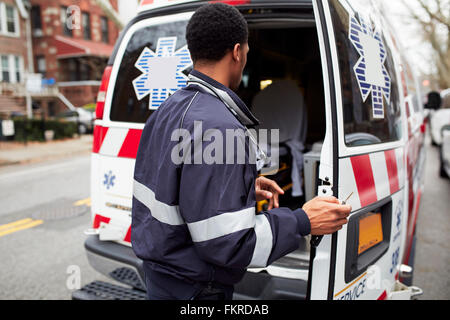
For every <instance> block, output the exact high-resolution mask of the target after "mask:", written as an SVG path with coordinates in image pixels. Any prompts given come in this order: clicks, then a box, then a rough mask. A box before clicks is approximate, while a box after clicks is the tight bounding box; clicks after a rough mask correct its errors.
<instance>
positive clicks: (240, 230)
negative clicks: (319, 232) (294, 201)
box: [179, 139, 310, 268]
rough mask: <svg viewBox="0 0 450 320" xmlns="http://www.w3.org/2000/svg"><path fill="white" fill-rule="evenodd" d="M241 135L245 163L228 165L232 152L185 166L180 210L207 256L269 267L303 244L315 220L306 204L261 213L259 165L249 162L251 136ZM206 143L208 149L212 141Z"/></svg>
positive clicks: (209, 259) (243, 265) (229, 264)
mask: <svg viewBox="0 0 450 320" xmlns="http://www.w3.org/2000/svg"><path fill="white" fill-rule="evenodd" d="M237 140H238V143H236V145H235V146H236V148H237V147H238V146H239V141H240V143H241V144H245V147H246V148H245V150H246V151H245V154H246V161H245V163H242V164H227V162H226V160H227V159H226V158H227V157H228V158H229V156H230V154H227V155H226V156H224V157H223V163H214V164H206V163H202V164H188V163H184V164H183V165H182V169H181V176H180V190H179V208H180V214H181V215H182V217H183V219H184V220H185V222H186V224H187V226H188V229H189V232H190V235H191V238H192V241H193V243H194V245H195V248H196V250H197V252H198V254H199V256H200V257H201V258H202V259H203V260H205V261H207V262H209V263H211V264H215V265H219V266H223V267H228V268H247V267H266V266H267V265H269V264H271V263H272V262H273V261H275V260H277V259H278V258H280V257H282V256H284V255H286V254H288V253H289V252H292V251H294V250H296V249H297V248H298V245H299V242H300V238H301V237H302V236H305V235H308V234H309V233H310V222H309V219H308V217H307V215H306V214H305V212H304V211H303V210H302V209H298V210H296V211H291V210H290V209H288V208H277V209H273V210H270V211H268V212H263V213H260V214H256V212H255V205H256V199H255V179H256V178H257V171H256V166H255V164H251V163H249V161H248V159H249V157H248V140H246V142H243V141H242V140H240V139H237ZM194 143H195V142H194ZM200 144H202V145H203V149H202V150H208V149H205V148H206V146H207V145H208V143H205V142H201V143H200ZM197 150H200V148H197ZM234 150H235V152H238V151H237V150H236V149H234ZM223 151H225V150H223ZM216 152H217V150H216ZM192 158H193V157H192ZM228 160H229V159H228ZM192 163H193V162H192Z"/></svg>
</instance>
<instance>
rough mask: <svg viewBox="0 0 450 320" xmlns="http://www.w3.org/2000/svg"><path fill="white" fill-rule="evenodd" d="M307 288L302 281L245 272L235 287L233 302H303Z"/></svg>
mask: <svg viewBox="0 0 450 320" xmlns="http://www.w3.org/2000/svg"><path fill="white" fill-rule="evenodd" d="M307 286H308V283H307V281H304V280H297V279H295V280H294V279H287V278H281V277H274V276H271V275H270V274H268V273H267V272H258V273H253V272H246V273H245V276H244V278H243V279H242V280H241V282H239V283H238V284H236V286H235V289H234V295H233V300H305V299H306V290H307Z"/></svg>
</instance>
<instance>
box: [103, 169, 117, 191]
mask: <svg viewBox="0 0 450 320" xmlns="http://www.w3.org/2000/svg"><path fill="white" fill-rule="evenodd" d="M104 177H105V180H104V181H103V185H105V186H106V189H108V190H109V188H112V187H113V186H114V180H115V179H116V176H115V175H114V174H113V173H112V171H111V170H110V171H109V172H108V173H105V174H104Z"/></svg>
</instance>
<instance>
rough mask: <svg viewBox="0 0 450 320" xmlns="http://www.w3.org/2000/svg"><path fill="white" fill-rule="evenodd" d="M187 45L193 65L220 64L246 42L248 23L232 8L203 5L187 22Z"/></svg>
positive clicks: (211, 4) (220, 5)
mask: <svg viewBox="0 0 450 320" xmlns="http://www.w3.org/2000/svg"><path fill="white" fill-rule="evenodd" d="M186 41H187V45H188V49H189V51H190V53H191V58H192V60H193V61H194V62H195V61H198V60H208V61H219V60H220V59H222V58H223V57H224V56H225V54H226V53H227V50H229V49H233V48H234V46H235V45H236V44H237V43H240V44H244V43H247V42H248V28H247V21H245V18H244V17H243V16H242V14H241V13H240V12H239V10H238V9H236V8H235V7H233V6H230V5H228V4H225V3H210V4H205V5H203V6H201V7H200V8H198V9H197V10H196V11H195V13H194V14H193V15H192V17H191V19H190V20H189V23H188V25H187V27H186Z"/></svg>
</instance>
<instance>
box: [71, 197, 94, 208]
mask: <svg viewBox="0 0 450 320" xmlns="http://www.w3.org/2000/svg"><path fill="white" fill-rule="evenodd" d="M84 204H85V205H87V206H90V205H91V198H90V197H89V198H86V199H82V200H78V201H77V202H74V203H73V205H74V206H76V207H78V206H82V205H84Z"/></svg>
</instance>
